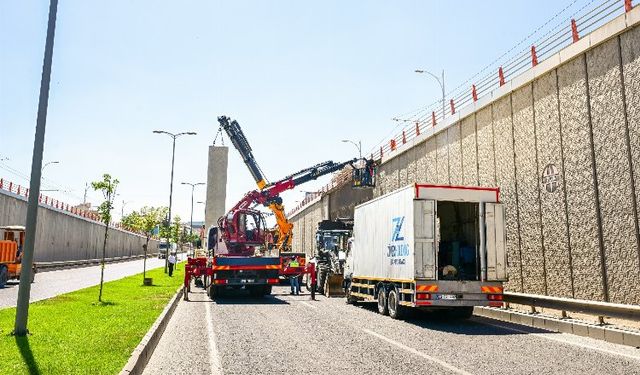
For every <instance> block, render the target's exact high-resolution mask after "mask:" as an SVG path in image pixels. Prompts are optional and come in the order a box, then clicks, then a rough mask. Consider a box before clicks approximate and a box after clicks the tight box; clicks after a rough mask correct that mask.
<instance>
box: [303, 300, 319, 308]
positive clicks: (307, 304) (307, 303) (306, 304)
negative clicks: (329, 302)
mask: <svg viewBox="0 0 640 375" xmlns="http://www.w3.org/2000/svg"><path fill="white" fill-rule="evenodd" d="M300 304H302V305H305V306H307V307H311V308H312V309H317V307H316V306H313V305H312V304H310V303H309V302H305V301H300Z"/></svg>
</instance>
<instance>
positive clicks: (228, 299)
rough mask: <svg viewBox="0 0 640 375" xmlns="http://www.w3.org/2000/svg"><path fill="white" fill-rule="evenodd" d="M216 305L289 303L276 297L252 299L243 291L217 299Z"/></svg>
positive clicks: (231, 292) (226, 294)
mask: <svg viewBox="0 0 640 375" xmlns="http://www.w3.org/2000/svg"><path fill="white" fill-rule="evenodd" d="M215 303H216V304H218V305H288V304H289V302H287V301H284V300H282V299H280V298H277V297H276V296H274V295H268V296H264V297H251V296H249V294H248V293H245V292H243V291H238V292H236V291H228V292H226V293H224V294H223V295H221V296H220V297H217V298H216V300H215Z"/></svg>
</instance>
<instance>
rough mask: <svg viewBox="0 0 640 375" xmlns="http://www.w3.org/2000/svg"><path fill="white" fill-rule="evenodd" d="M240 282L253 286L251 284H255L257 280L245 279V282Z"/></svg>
mask: <svg viewBox="0 0 640 375" xmlns="http://www.w3.org/2000/svg"><path fill="white" fill-rule="evenodd" d="M240 282H241V283H243V284H251V283H253V282H255V280H254V279H243V280H240Z"/></svg>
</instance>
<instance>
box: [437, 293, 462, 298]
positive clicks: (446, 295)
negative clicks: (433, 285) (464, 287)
mask: <svg viewBox="0 0 640 375" xmlns="http://www.w3.org/2000/svg"><path fill="white" fill-rule="evenodd" d="M435 297H436V299H458V296H456V295H455V294H436V296H435Z"/></svg>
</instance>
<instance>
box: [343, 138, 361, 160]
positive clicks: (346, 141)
mask: <svg viewBox="0 0 640 375" xmlns="http://www.w3.org/2000/svg"><path fill="white" fill-rule="evenodd" d="M342 142H343V143H351V144H353V145H354V146H356V148H357V149H358V157H359V158H360V159H362V142H360V141H358V143H355V142H354V141H352V140H350V139H343V140H342Z"/></svg>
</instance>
